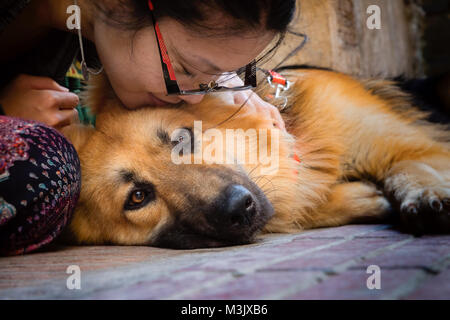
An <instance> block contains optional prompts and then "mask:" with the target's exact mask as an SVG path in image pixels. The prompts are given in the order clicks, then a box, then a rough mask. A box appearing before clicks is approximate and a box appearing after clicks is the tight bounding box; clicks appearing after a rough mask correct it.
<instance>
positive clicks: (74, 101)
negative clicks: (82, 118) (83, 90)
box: [49, 91, 80, 109]
mask: <svg viewBox="0 0 450 320" xmlns="http://www.w3.org/2000/svg"><path fill="white" fill-rule="evenodd" d="M49 94H51V95H52V96H53V98H54V104H53V106H54V107H57V108H60V109H73V108H75V107H76V106H77V105H78V103H79V102H80V99H79V98H78V96H77V95H76V94H75V93H72V92H60V91H51V92H49Z"/></svg>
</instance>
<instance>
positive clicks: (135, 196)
mask: <svg viewBox="0 0 450 320" xmlns="http://www.w3.org/2000/svg"><path fill="white" fill-rule="evenodd" d="M154 198H155V197H154V193H153V191H152V190H148V189H134V190H132V191H131V192H130V194H129V195H128V199H127V201H126V202H125V206H124V209H125V210H137V209H140V208H143V207H144V206H146V205H147V204H148V203H149V202H150V201H151V200H154Z"/></svg>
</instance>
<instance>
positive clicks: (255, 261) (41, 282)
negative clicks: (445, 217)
mask: <svg viewBox="0 0 450 320" xmlns="http://www.w3.org/2000/svg"><path fill="white" fill-rule="evenodd" d="M69 265H78V266H79V267H80V269H81V289H80V290H69V289H67V286H66V281H67V278H68V277H69V274H66V269H67V267H68V266H69ZM369 265H377V266H379V267H380V269H381V289H379V290H377V289H373V290H369V289H368V288H367V285H366V282H367V279H368V277H369V276H370V274H368V273H367V272H366V270H367V267H368V266H369ZM0 299H450V236H447V235H445V236H424V237H420V238H415V237H412V236H410V235H407V234H402V233H399V232H397V231H395V230H393V229H392V228H391V227H390V226H387V225H353V226H344V227H339V228H328V229H318V230H311V231H307V232H303V233H299V234H295V235H275V234H274V235H267V236H264V237H261V239H259V241H258V242H257V243H255V244H251V245H246V246H237V247H229V248H218V249H203V250H189V251H178V250H165V249H158V248H150V247H119V246H86V247H60V246H59V247H58V246H53V247H52V248H50V249H49V250H47V251H45V252H39V253H34V254H29V255H25V256H18V257H6V258H5V257H3V258H0Z"/></svg>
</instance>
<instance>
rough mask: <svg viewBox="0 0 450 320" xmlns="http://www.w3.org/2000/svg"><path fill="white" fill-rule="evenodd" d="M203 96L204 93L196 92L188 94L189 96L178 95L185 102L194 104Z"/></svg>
mask: <svg viewBox="0 0 450 320" xmlns="http://www.w3.org/2000/svg"><path fill="white" fill-rule="evenodd" d="M204 97H205V95H204V94H196V95H190V96H178V98H180V99H181V100H183V101H184V102H187V103H189V104H196V103H199V102H200V101H202V100H203V98H204Z"/></svg>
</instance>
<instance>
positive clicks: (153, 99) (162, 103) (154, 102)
mask: <svg viewBox="0 0 450 320" xmlns="http://www.w3.org/2000/svg"><path fill="white" fill-rule="evenodd" d="M148 97H149V99H148V101H149V102H148V103H149V104H150V105H152V106H166V105H168V104H176V103H178V102H180V101H176V102H168V101H164V100H161V99H158V98H157V97H155V96H154V95H153V94H152V93H149V94H148Z"/></svg>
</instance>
